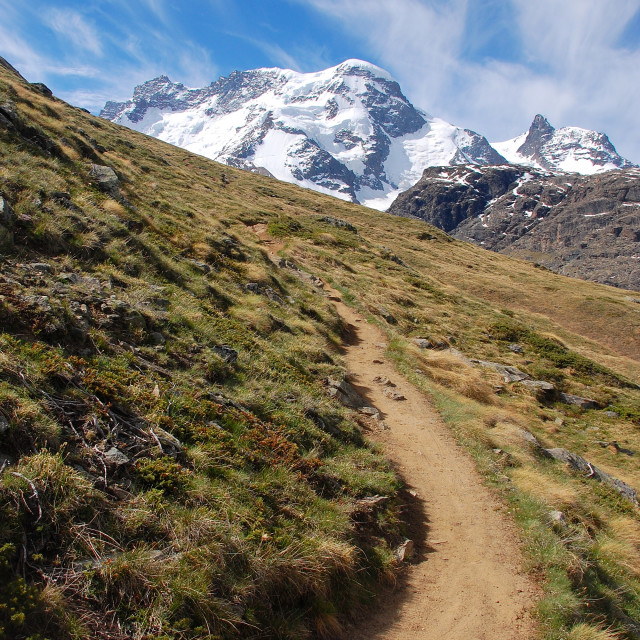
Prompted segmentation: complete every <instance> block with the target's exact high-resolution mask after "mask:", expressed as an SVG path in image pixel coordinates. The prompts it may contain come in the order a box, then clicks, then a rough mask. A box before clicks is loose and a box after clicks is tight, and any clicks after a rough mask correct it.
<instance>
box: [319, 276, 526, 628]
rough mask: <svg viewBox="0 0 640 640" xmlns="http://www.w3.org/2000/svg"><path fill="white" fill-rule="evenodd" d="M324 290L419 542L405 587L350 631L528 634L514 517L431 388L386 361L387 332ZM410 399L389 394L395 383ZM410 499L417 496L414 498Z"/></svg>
mask: <svg viewBox="0 0 640 640" xmlns="http://www.w3.org/2000/svg"><path fill="white" fill-rule="evenodd" d="M325 289H326V290H327V291H328V293H329V296H330V299H331V300H332V301H333V303H334V304H335V307H336V309H337V311H338V313H339V314H340V316H341V317H342V318H343V320H345V321H346V322H347V323H348V324H349V325H351V327H350V339H349V340H348V341H347V342H348V343H347V344H346V345H345V348H344V353H343V357H344V359H345V361H346V364H347V367H348V371H349V381H350V382H351V383H352V384H353V386H354V387H355V388H356V389H357V390H358V392H359V393H360V395H362V396H363V397H364V398H365V399H366V400H367V401H368V403H369V404H371V405H372V406H374V407H376V408H377V409H378V410H379V411H380V412H381V413H382V417H383V419H384V421H385V423H386V424H387V425H388V427H389V429H388V430H384V431H382V430H380V431H376V432H375V433H374V435H373V439H374V440H376V441H379V442H380V443H381V444H382V445H383V447H384V450H385V454H386V455H387V457H388V458H390V459H391V460H392V461H393V462H394V464H395V466H396V468H397V470H398V471H399V473H400V474H401V475H402V477H403V478H404V480H405V482H406V483H407V484H408V489H409V490H408V491H407V493H406V494H405V497H406V498H407V504H408V507H409V515H410V532H409V533H410V536H411V537H412V539H413V540H414V542H415V545H416V550H415V556H414V560H413V564H412V566H410V568H409V569H408V571H407V573H406V575H405V576H404V578H403V580H402V582H401V584H400V585H399V587H400V588H396V589H394V590H390V591H389V592H388V593H385V594H382V597H381V598H380V602H379V604H378V605H377V607H376V610H375V612H374V614H373V615H371V614H370V613H369V614H368V618H367V619H366V620H361V621H359V622H358V624H357V627H356V628H355V629H354V630H353V631H351V632H350V633H349V636H350V637H351V639H352V640H512V639H513V640H515V639H516V638H517V639H518V640H528V639H532V638H534V637H535V636H536V626H535V624H534V622H533V620H532V619H531V617H530V615H529V611H530V610H531V608H532V606H533V603H534V602H535V600H536V597H537V595H538V589H537V587H536V585H535V584H534V583H533V582H532V581H531V580H530V579H529V577H528V576H527V575H526V573H525V572H524V570H523V569H522V556H521V552H520V548H519V545H518V541H517V535H516V532H515V525H514V524H513V523H512V522H510V520H509V518H508V517H507V516H506V515H505V514H504V513H503V509H504V507H503V505H502V504H501V503H500V502H499V501H498V500H497V499H496V498H495V497H494V496H493V494H492V493H491V492H490V491H489V490H488V489H487V488H486V487H485V486H484V485H483V483H482V480H481V478H480V476H479V474H478V472H477V470H476V468H475V466H474V463H473V461H472V460H471V458H470V457H469V455H468V454H467V453H466V452H465V451H463V450H462V449H461V448H460V447H459V446H458V445H457V444H456V442H455V441H454V439H453V437H452V436H451V434H450V432H449V430H448V429H447V427H446V426H445V425H444V423H443V422H442V419H441V418H440V416H439V415H438V414H437V413H436V411H435V410H434V409H433V408H432V407H431V406H430V405H429V403H428V402H427V400H426V399H425V397H424V396H423V395H422V394H421V393H420V392H419V391H418V390H417V389H416V388H415V387H413V386H412V385H411V384H409V383H408V382H407V381H406V380H404V379H403V378H402V377H401V376H400V375H399V374H398V372H397V370H396V369H395V367H394V365H393V364H392V363H391V362H389V361H388V360H386V358H385V357H384V351H385V347H386V344H385V343H386V338H385V336H384V335H383V333H382V332H381V331H380V330H379V329H378V328H377V327H375V326H373V325H371V324H369V323H367V322H366V321H365V320H364V319H363V318H362V317H361V316H359V315H358V314H357V312H355V311H354V310H353V309H351V308H350V307H348V306H347V305H345V304H344V303H343V302H342V301H341V299H340V297H339V294H338V293H337V292H336V291H333V290H330V289H329V288H328V287H325ZM377 376H381V377H386V378H388V379H389V380H390V381H392V382H394V383H395V384H396V387H395V388H393V391H395V392H397V393H399V394H401V395H403V396H404V397H405V398H406V399H405V400H400V401H398V400H393V399H391V398H389V397H388V396H387V395H385V389H386V390H388V389H390V387H388V386H384V385H381V384H380V383H379V382H375V381H374V378H376V377H377ZM412 503H413V504H412Z"/></svg>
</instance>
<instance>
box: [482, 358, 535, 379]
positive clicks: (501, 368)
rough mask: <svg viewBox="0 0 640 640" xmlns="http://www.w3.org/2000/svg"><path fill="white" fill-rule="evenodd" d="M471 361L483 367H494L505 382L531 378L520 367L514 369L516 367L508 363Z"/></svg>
mask: <svg viewBox="0 0 640 640" xmlns="http://www.w3.org/2000/svg"><path fill="white" fill-rule="evenodd" d="M471 362H473V363H474V364H477V365H480V366H481V367H484V368H485V369H494V370H495V371H497V372H498V373H499V374H500V375H501V376H502V377H503V378H504V381H505V382H522V381H523V380H530V379H531V377H530V376H529V375H528V374H526V373H524V371H520V369H516V367H512V366H510V365H505V364H500V363H499V362H489V361H487V360H471Z"/></svg>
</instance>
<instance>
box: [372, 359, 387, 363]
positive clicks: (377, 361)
mask: <svg viewBox="0 0 640 640" xmlns="http://www.w3.org/2000/svg"><path fill="white" fill-rule="evenodd" d="M372 362H373V364H384V360H378V359H375V360H372Z"/></svg>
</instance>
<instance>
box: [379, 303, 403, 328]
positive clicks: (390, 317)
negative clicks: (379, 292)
mask: <svg viewBox="0 0 640 640" xmlns="http://www.w3.org/2000/svg"><path fill="white" fill-rule="evenodd" d="M378 313H379V314H380V315H381V316H382V317H383V318H384V320H385V321H386V322H388V323H389V324H398V321H397V320H396V319H395V317H394V316H393V315H392V314H391V313H390V312H389V311H388V310H387V309H385V308H384V307H378Z"/></svg>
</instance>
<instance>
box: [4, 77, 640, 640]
mask: <svg viewBox="0 0 640 640" xmlns="http://www.w3.org/2000/svg"><path fill="white" fill-rule="evenodd" d="M0 196H2V199H1V200H0V207H1V212H2V223H1V226H0V234H1V235H0V239H1V242H2V264H1V273H0V275H1V281H0V288H1V292H0V293H1V296H2V297H0V321H1V325H0V326H1V328H2V333H1V334H0V467H1V468H2V476H1V482H0V515H1V517H0V550H1V561H0V572H1V574H2V582H1V583H0V638H3V640H4V638H7V639H8V638H27V637H31V638H37V637H40V638H52V639H53V638H87V637H90V638H150V637H155V638H184V639H195V638H239V637H248V638H304V637H314V636H318V637H322V638H336V637H339V635H340V633H341V629H342V628H344V627H343V625H344V624H346V623H347V622H348V620H349V616H350V612H351V611H354V610H357V609H358V608H359V607H361V606H363V603H366V602H367V601H370V600H371V598H372V593H373V592H374V590H375V588H376V585H378V584H380V583H384V582H385V581H386V582H387V583H388V582H389V581H392V580H393V579H394V576H397V575H398V573H399V572H402V571H403V569H402V567H401V566H400V563H399V562H398V560H397V556H396V555H395V554H394V551H395V550H397V548H398V545H400V544H402V541H403V540H405V537H406V535H407V532H408V530H409V525H410V523H408V522H406V505H407V503H408V501H409V498H408V495H407V492H405V491H404V490H403V489H402V486H403V483H402V479H401V478H400V477H399V475H397V471H396V470H395V469H394V468H392V466H391V465H390V464H389V463H388V462H387V461H385V459H384V457H383V452H382V451H381V450H380V448H378V447H376V446H375V445H373V444H371V442H370V441H369V438H371V437H375V434H376V432H375V429H372V427H371V422H370V419H369V418H367V417H366V416H363V415H362V414H359V413H358V412H355V411H351V410H349V409H348V408H345V407H343V406H342V405H340V404H338V403H337V402H336V401H335V400H334V399H332V397H331V396H330V394H329V393H328V392H327V391H328V389H327V384H326V381H327V379H328V378H333V379H334V380H337V381H338V382H339V381H341V380H342V379H343V377H344V374H345V366H344V365H345V363H344V360H343V356H342V353H341V348H342V345H343V344H344V342H345V341H347V340H348V339H349V332H348V331H347V326H346V325H345V323H344V322H343V321H342V320H341V319H340V316H339V315H338V313H337V311H336V308H335V305H334V303H333V301H332V300H331V299H330V297H327V296H326V295H324V293H323V287H322V286H320V285H321V284H322V281H324V282H325V283H328V284H330V285H331V286H332V287H334V288H335V290H337V291H339V292H340V295H341V297H342V300H343V301H344V302H345V303H347V304H349V305H350V306H351V307H352V308H354V309H356V310H357V311H358V312H359V313H360V314H362V315H363V316H364V317H366V318H367V320H368V321H369V322H370V323H372V324H374V325H376V326H378V327H379V328H380V329H381V330H382V331H383V332H384V333H385V335H386V336H387V340H388V347H387V348H386V351H385V357H386V358H388V359H390V360H393V361H394V362H395V363H396V365H397V370H398V371H399V374H398V375H400V374H402V375H403V376H404V377H405V378H406V380H408V382H407V384H409V383H411V384H412V385H413V386H414V387H415V389H416V390H418V391H420V392H422V393H423V394H425V395H426V396H427V397H429V398H430V399H431V401H432V403H433V405H434V406H435V407H436V408H437V409H438V410H439V411H440V413H441V415H442V418H443V419H444V421H445V422H446V424H447V425H448V427H449V428H450V429H451V430H452V432H453V433H454V434H455V435H456V437H457V439H458V441H459V442H460V443H461V444H463V445H464V446H465V447H467V448H468V449H469V451H470V452H471V454H472V455H473V456H474V458H475V461H476V463H477V466H478V468H479V469H480V470H481V472H482V473H483V474H484V475H485V477H486V480H487V482H488V484H489V485H490V486H491V487H492V488H493V489H494V490H495V492H496V493H497V494H498V495H499V496H500V498H501V500H502V501H503V504H504V505H505V507H504V509H505V511H507V510H508V513H509V514H510V515H511V516H512V517H513V518H514V520H515V521H516V522H517V524H518V526H519V528H520V529H519V530H520V533H521V537H522V541H523V549H524V551H525V554H526V558H527V562H528V568H529V570H530V572H531V574H532V575H534V576H536V577H537V579H538V580H539V581H540V584H541V586H542V588H543V589H544V597H543V598H542V600H541V602H540V604H539V605H538V609H537V613H538V619H539V621H540V624H541V628H542V630H543V632H544V633H545V635H546V637H547V638H556V639H560V638H570V639H572V640H586V639H588V638H598V639H603V640H606V639H607V638H613V637H614V636H613V635H612V634H613V631H617V632H619V633H621V634H622V637H628V638H635V637H639V635H640V631H639V629H640V627H639V623H638V620H640V598H639V597H638V593H639V590H640V580H639V578H638V576H639V575H640V567H639V565H638V551H639V550H640V521H639V519H638V507H637V500H636V498H635V493H634V491H633V488H632V487H640V471H639V470H638V465H637V462H636V458H635V457H634V456H635V455H636V452H637V451H639V450H640V433H639V432H638V424H640V414H639V412H638V406H640V391H639V389H638V383H639V382H640V362H639V360H640V304H639V303H638V301H637V299H636V297H635V296H634V295H629V292H626V291H620V290H618V289H614V288H610V287H606V286H601V285H596V284H593V283H588V282H582V281H577V280H571V279H568V278H565V277H562V276H559V275H555V274H553V273H550V272H548V271H546V270H543V269H540V268H537V267H535V266H534V265H532V264H529V263H525V262H520V261H517V260H514V259H511V258H508V257H505V256H502V255H499V254H493V253H488V252H486V251H484V250H482V249H480V248H478V247H475V246H473V245H470V244H466V243H463V242H460V241H457V240H454V239H452V238H451V237H449V236H447V235H446V234H445V233H443V232H442V231H439V230H437V229H435V228H433V227H431V226H428V225H425V223H424V222H423V221H419V220H411V219H403V220H399V219H398V218H395V217H393V216H389V215H388V214H386V213H381V212H378V211H374V210H371V209H366V208H364V207H361V206H359V205H356V204H351V203H348V202H344V201H341V200H338V199H335V198H333V197H329V196H325V195H322V194H318V193H315V192H313V191H310V190H304V189H301V188H299V187H297V186H295V185H291V184H286V183H282V182H278V181H277V180H274V179H273V178H269V177H267V176H261V175H256V174H252V173H249V172H244V171H240V170H237V169H233V168H230V167H227V166H223V165H219V164H217V163H215V162H212V161H210V160H207V159H205V158H203V157H200V156H197V155H194V154H191V153H189V152H187V151H184V150H182V149H179V148H176V147H173V146H170V145H168V144H166V143H163V142H161V141H158V140H156V139H153V138H150V137H147V136H144V135H142V134H139V133H136V132H133V131H130V130H128V129H125V128H123V127H121V126H118V125H116V124H113V123H110V122H108V121H105V120H102V119H99V118H96V117H93V116H91V115H90V114H88V113H85V112H83V111H82V110H79V109H74V108H72V107H70V106H68V105H66V104H65V103H63V102H62V101H60V100H57V99H56V98H54V97H51V96H50V95H48V91H47V90H46V88H45V87H43V86H42V85H29V84H28V83H26V82H25V81H24V80H22V79H21V78H19V77H18V76H16V75H15V74H14V73H13V72H12V71H11V70H10V69H7V68H5V67H4V66H2V67H0ZM270 250H273V251H274V252H275V251H277V253H278V256H277V257H275V258H274V259H271V258H272V257H270V255H269V251H270ZM638 299H640V296H639V298H638ZM516 372H517V373H516ZM329 386H330V385H329ZM587 400H588V401H587ZM563 452H564V453H563ZM580 461H583V462H585V464H587V465H588V467H586V468H585V467H584V465H583V464H582V462H580ZM581 465H582V466H581ZM571 467H573V468H571ZM379 497H384V498H385V499H383V500H378V499H377V498H379ZM423 499H424V501H425V504H426V509H427V510H428V505H429V499H430V497H429V496H428V495H426V496H423ZM423 524H424V523H423ZM425 561H426V562H428V558H427V560H425ZM609 626H610V627H611V629H612V631H603V630H602V629H604V628H605V627H609Z"/></svg>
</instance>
